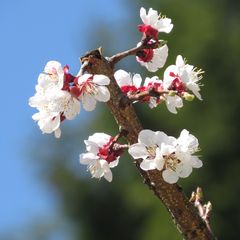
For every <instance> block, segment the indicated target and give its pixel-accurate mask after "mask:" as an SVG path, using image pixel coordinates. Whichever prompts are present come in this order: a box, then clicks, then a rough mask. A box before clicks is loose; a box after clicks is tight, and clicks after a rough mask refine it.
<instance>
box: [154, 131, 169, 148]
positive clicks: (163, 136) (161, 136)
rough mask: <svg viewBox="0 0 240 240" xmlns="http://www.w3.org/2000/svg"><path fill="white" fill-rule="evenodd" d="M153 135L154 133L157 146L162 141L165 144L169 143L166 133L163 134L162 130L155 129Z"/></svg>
mask: <svg viewBox="0 0 240 240" xmlns="http://www.w3.org/2000/svg"><path fill="white" fill-rule="evenodd" d="M155 135H156V144H157V145H158V146H161V144H162V143H165V144H168V143H170V139H169V137H168V135H167V134H165V133H164V132H162V131H157V132H156V133H155Z"/></svg>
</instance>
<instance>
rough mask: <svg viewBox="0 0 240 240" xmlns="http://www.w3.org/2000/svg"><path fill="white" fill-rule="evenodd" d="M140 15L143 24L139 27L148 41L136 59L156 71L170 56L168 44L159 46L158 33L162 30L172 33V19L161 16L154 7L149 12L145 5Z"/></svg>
mask: <svg viewBox="0 0 240 240" xmlns="http://www.w3.org/2000/svg"><path fill="white" fill-rule="evenodd" d="M140 17H141V19H142V21H143V24H141V25H139V26H138V29H139V31H140V32H142V33H143V41H147V42H146V43H145V44H146V48H143V49H141V50H140V51H138V52H137V54H136V60H137V61H138V62H139V63H140V64H141V65H142V66H144V67H146V68H147V70H148V71H150V72H156V71H157V70H158V69H160V68H162V67H163V66H164V64H165V62H166V60H167V56H168V47H167V45H166V44H164V45H163V46H160V47H159V40H158V34H159V33H160V32H165V33H170V32H171V30H172V28H173V24H172V23H171V22H172V20H171V19H170V18H167V17H161V16H159V14H158V12H157V11H156V10H153V9H152V8H150V9H149V11H148V13H147V12H146V9H145V8H143V7H142V8H141V9H140ZM141 44H142V42H140V43H138V46H140V45H141ZM153 45H154V47H152V46H153Z"/></svg>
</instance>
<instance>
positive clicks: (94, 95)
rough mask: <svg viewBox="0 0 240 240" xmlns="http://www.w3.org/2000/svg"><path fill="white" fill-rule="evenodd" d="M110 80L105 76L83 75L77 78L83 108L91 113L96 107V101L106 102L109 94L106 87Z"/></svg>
mask: <svg viewBox="0 0 240 240" xmlns="http://www.w3.org/2000/svg"><path fill="white" fill-rule="evenodd" d="M109 83H110V79H109V78H108V77H107V76H105V75H91V74H84V75H82V76H81V77H79V78H78V84H79V87H80V92H81V94H80V97H79V98H80V100H81V101H82V104H83V108H84V109H85V110H87V111H92V110H94V109H95V107H96V103H97V101H100V102H108V101H109V99H110V92H109V90H108V88H107V87H106V86H107V85H109Z"/></svg>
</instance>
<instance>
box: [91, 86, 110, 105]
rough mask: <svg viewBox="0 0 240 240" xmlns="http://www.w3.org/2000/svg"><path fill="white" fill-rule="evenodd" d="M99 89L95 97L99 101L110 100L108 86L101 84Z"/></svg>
mask: <svg viewBox="0 0 240 240" xmlns="http://www.w3.org/2000/svg"><path fill="white" fill-rule="evenodd" d="M97 89H98V91H97V94H96V95H94V97H95V98H96V99H97V100H98V101H99V102H108V101H109V99H110V92H109V90H108V88H107V87H105V86H99V87H98V88H97Z"/></svg>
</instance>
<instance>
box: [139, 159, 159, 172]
mask: <svg viewBox="0 0 240 240" xmlns="http://www.w3.org/2000/svg"><path fill="white" fill-rule="evenodd" d="M140 167H141V169H143V170H144V171H148V170H153V169H156V164H155V162H154V160H147V159H144V160H143V161H142V162H141V164H140Z"/></svg>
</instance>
